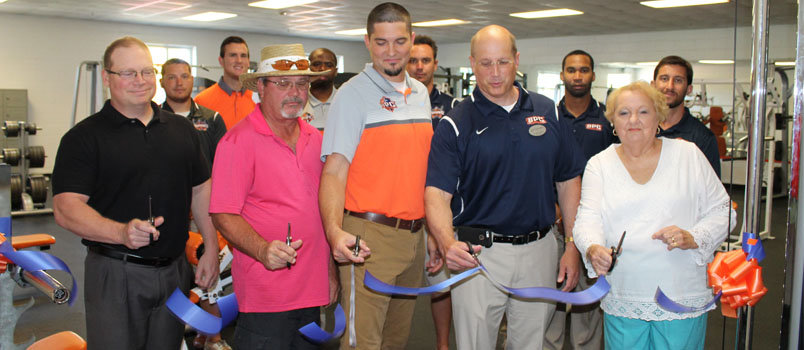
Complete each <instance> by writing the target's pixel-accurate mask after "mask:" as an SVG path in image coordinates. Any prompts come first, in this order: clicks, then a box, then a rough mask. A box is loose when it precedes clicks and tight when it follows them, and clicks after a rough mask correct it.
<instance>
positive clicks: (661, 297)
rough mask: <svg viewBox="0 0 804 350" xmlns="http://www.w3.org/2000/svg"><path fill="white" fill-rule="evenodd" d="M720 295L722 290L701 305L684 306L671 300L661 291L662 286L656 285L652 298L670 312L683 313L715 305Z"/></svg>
mask: <svg viewBox="0 0 804 350" xmlns="http://www.w3.org/2000/svg"><path fill="white" fill-rule="evenodd" d="M721 295H723V292H722V291H721V292H719V293H717V295H715V297H714V298H713V299H712V300H710V301H709V302H708V303H706V305H704V306H701V307H691V306H684V305H681V304H679V303H677V302H675V301H673V300H672V299H670V298H669V297H668V296H667V295H665V294H664V292H662V288H659V287H656V295H655V296H654V299H656V303H657V304H659V306H660V307H661V308H662V309H665V310H667V311H672V312H675V313H679V314H683V313H688V312H697V311H704V310H706V309H708V308H710V307H712V305H715V303H716V302H717V301H718V300H720V296H721Z"/></svg>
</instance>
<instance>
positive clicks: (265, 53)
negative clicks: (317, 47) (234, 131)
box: [240, 44, 327, 91]
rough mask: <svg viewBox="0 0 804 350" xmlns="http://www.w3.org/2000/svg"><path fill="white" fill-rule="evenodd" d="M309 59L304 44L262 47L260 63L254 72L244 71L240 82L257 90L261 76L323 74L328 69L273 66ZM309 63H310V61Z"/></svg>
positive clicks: (252, 89)
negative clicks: (278, 63)
mask: <svg viewBox="0 0 804 350" xmlns="http://www.w3.org/2000/svg"><path fill="white" fill-rule="evenodd" d="M280 60H289V61H293V62H296V61H298V60H307V56H306V55H305V54H304V47H303V46H302V44H285V45H271V46H266V47H263V48H262V51H260V65H259V68H257V71H256V72H254V73H244V74H241V75H240V82H241V83H243V86H245V87H246V89H249V90H251V91H257V79H258V78H260V77H281V76H288V75H322V74H326V73H327V71H323V72H313V71H311V70H310V68H309V67H308V68H307V69H304V70H300V69H299V67H297V66H295V65H294V66H292V67H291V69H289V70H278V69H276V68H274V67H273V64H275V63H276V62H277V61H280ZM308 65H309V63H308Z"/></svg>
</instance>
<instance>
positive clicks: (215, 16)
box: [181, 12, 237, 22]
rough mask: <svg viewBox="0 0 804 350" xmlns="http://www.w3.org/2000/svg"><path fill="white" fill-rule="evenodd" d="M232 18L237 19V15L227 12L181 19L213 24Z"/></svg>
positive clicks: (202, 14)
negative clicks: (212, 22)
mask: <svg viewBox="0 0 804 350" xmlns="http://www.w3.org/2000/svg"><path fill="white" fill-rule="evenodd" d="M232 17H237V15H236V14H234V13H226V12H204V13H199V14H197V15H192V16H187V17H182V18H181V19H184V20H188V21H198V22H211V21H219V20H222V19H227V18H232Z"/></svg>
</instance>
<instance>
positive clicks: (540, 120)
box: [525, 115, 547, 125]
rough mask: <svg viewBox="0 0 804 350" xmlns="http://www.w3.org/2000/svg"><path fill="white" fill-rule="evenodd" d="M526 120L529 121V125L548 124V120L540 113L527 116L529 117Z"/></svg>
mask: <svg viewBox="0 0 804 350" xmlns="http://www.w3.org/2000/svg"><path fill="white" fill-rule="evenodd" d="M525 122H527V123H528V125H533V124H547V120H545V119H544V117H543V116H540V115H534V116H530V117H527V118H525Z"/></svg>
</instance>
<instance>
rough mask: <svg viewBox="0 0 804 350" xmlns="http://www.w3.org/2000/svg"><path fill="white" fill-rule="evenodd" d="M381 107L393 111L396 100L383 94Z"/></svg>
mask: <svg viewBox="0 0 804 350" xmlns="http://www.w3.org/2000/svg"><path fill="white" fill-rule="evenodd" d="M380 107H382V109H384V110H387V111H389V112H393V111H394V110H395V109H396V102H394V100H392V99H390V98H388V97H385V96H383V97H381V98H380Z"/></svg>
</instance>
